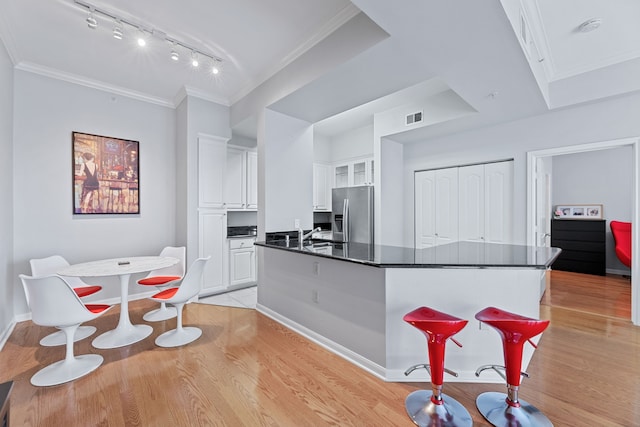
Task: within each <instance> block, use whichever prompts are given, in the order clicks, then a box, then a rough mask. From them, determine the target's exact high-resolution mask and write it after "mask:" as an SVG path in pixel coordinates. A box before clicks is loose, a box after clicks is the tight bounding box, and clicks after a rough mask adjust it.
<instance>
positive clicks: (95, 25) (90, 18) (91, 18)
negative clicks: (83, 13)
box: [87, 8, 98, 30]
mask: <svg viewBox="0 0 640 427" xmlns="http://www.w3.org/2000/svg"><path fill="white" fill-rule="evenodd" d="M87 26H88V27H89V28H91V29H92V30H95V29H96V28H98V21H96V18H95V16H93V8H92V9H89V16H87Z"/></svg>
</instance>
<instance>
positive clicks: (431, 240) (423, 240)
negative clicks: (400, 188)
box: [414, 171, 436, 249]
mask: <svg viewBox="0 0 640 427" xmlns="http://www.w3.org/2000/svg"><path fill="white" fill-rule="evenodd" d="M435 178H436V173H435V171H422V172H416V174H415V178H414V179H415V203H416V207H415V209H416V212H415V227H416V229H415V236H416V241H415V245H416V249H422V248H428V247H430V246H434V245H435V244H436V217H435V212H436V209H435V202H436V180H435Z"/></svg>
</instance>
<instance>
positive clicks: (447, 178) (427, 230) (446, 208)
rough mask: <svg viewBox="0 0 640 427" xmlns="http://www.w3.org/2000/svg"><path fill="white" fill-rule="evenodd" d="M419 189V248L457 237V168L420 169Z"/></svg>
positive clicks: (416, 194)
mask: <svg viewBox="0 0 640 427" xmlns="http://www.w3.org/2000/svg"><path fill="white" fill-rule="evenodd" d="M415 192H416V193H415V202H416V204H415V227H416V229H415V235H416V241H415V245H416V248H417V249H421V248H427V247H430V246H434V245H440V244H443V243H450V242H455V241H457V240H458V171H457V168H451V169H439V170H432V171H422V172H417V173H416V174H415Z"/></svg>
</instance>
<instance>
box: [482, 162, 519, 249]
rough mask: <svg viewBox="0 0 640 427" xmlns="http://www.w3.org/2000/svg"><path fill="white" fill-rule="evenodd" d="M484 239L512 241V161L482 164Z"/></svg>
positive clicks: (494, 241) (502, 241)
mask: <svg viewBox="0 0 640 427" xmlns="http://www.w3.org/2000/svg"><path fill="white" fill-rule="evenodd" d="M484 194H485V211H484V240H485V242H489V243H512V242H513V162H512V161H508V162H498V163H489V164H486V165H484Z"/></svg>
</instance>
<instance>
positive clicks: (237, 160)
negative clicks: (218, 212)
mask: <svg viewBox="0 0 640 427" xmlns="http://www.w3.org/2000/svg"><path fill="white" fill-rule="evenodd" d="M245 156H246V152H245V151H243V150H237V149H235V148H229V149H227V173H226V176H225V203H226V207H227V208H228V209H243V208H244V207H245V204H246V183H245V179H246V178H245V176H246V172H245V164H246V161H245Z"/></svg>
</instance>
